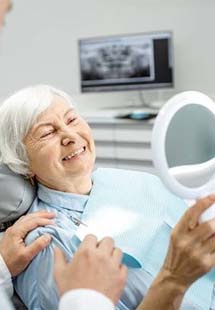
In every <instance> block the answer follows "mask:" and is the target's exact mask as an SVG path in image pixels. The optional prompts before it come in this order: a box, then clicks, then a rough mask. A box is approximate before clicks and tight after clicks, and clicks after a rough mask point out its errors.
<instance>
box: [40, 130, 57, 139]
mask: <svg viewBox="0 0 215 310" xmlns="http://www.w3.org/2000/svg"><path fill="white" fill-rule="evenodd" d="M52 133H54V130H52V131H48V132H46V133H44V134H43V135H42V136H41V138H45V137H48V136H50V135H51V134H52Z"/></svg>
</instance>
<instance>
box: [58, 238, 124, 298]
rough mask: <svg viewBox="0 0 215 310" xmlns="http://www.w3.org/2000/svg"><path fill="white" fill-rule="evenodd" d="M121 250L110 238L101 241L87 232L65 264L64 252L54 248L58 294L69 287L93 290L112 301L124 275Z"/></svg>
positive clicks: (122, 284) (121, 288)
mask: <svg viewBox="0 0 215 310" xmlns="http://www.w3.org/2000/svg"><path fill="white" fill-rule="evenodd" d="M121 259H122V251H121V250H119V249H118V248H114V241H113V239H111V238H109V237H107V238H104V239H103V240H102V241H101V242H99V243H98V242H97V239H96V237H95V236H93V235H88V236H87V237H86V238H85V239H84V241H83V242H82V244H81V245H80V247H79V249H78V251H77V252H76V253H75V255H74V257H73V258H72V261H71V262H70V263H67V262H66V260H65V256H64V254H63V253H62V252H61V251H60V250H59V249H58V248H56V249H55V272H54V276H55V279H56V282H57V285H58V288H59V292H60V295H63V294H64V293H65V292H67V291H69V290H73V289H79V288H86V289H92V290H96V291H98V292H100V293H102V294H104V295H105V296H106V297H108V298H109V299H111V300H112V302H113V303H114V304H116V303H117V302H118V300H119V298H120V296H121V293H122V290H123V288H124V286H125V282H126V278H127V268H126V267H125V266H124V265H121Z"/></svg>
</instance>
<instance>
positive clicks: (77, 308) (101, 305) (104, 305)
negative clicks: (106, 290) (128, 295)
mask: <svg viewBox="0 0 215 310" xmlns="http://www.w3.org/2000/svg"><path fill="white" fill-rule="evenodd" d="M71 309H72V310H87V309H93V310H101V309H102V310H114V309H115V308H114V304H113V303H112V301H111V300H110V299H109V298H107V297H106V296H104V295H103V294H101V293H99V292H97V291H94V290H90V289H75V290H71V291H69V292H67V293H65V294H64V295H63V296H62V298H61V300H60V303H59V310H71Z"/></svg>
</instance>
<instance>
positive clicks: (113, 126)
mask: <svg viewBox="0 0 215 310" xmlns="http://www.w3.org/2000/svg"><path fill="white" fill-rule="evenodd" d="M85 119H86V120H87V122H88V123H89V125H90V127H91V128H92V131H93V136H94V139H95V144H96V154H97V158H96V166H97V167H115V168H124V169H135V170H141V171H147V172H151V173H155V169H154V167H153V163H152V153H151V135H152V127H153V120H150V121H135V120H127V119H126V120H125V119H123V120H122V119H115V118H111V117H110V118H107V117H85Z"/></svg>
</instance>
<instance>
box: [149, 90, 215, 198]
mask: <svg viewBox="0 0 215 310" xmlns="http://www.w3.org/2000/svg"><path fill="white" fill-rule="evenodd" d="M152 155H153V161H154V165H155V167H156V168H157V172H158V174H159V175H160V177H161V178H162V180H163V182H164V183H165V185H166V186H168V187H169V189H170V190H171V191H173V192H174V193H175V194H177V195H178V196H180V197H182V198H187V199H197V198H200V197H202V196H206V195H208V194H209V193H215V103H214V101H213V100H211V99H210V98H209V97H208V96H206V95H204V94H202V93H200V92H194V91H188V92H183V93H180V94H178V95H176V96H174V97H172V98H171V99H170V100H169V101H168V102H167V103H166V104H165V105H164V107H163V108H162V109H161V110H160V112H159V114H158V117H157V118H156V121H155V124H154V128H153V133H152Z"/></svg>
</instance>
